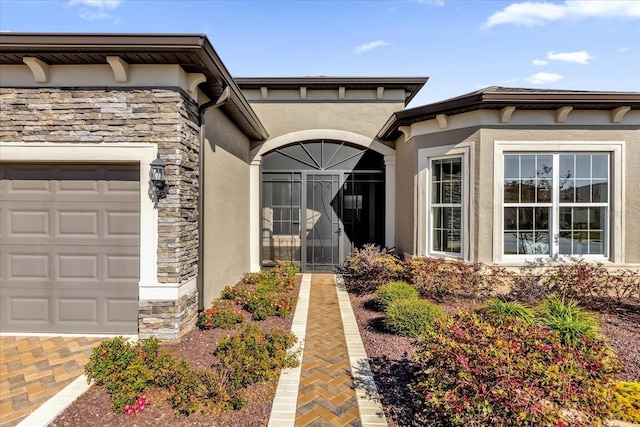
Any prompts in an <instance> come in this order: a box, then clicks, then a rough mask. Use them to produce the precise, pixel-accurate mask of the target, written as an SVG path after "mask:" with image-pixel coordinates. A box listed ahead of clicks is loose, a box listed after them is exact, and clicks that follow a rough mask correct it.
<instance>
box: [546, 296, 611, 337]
mask: <svg viewBox="0 0 640 427" xmlns="http://www.w3.org/2000/svg"><path fill="white" fill-rule="evenodd" d="M537 322H538V323H539V324H541V325H542V326H545V327H547V328H549V329H552V330H554V331H557V332H558V333H559V334H560V337H561V338H562V341H563V342H565V343H569V344H578V343H579V342H580V339H581V338H583V337H585V336H586V337H589V338H591V339H598V338H600V334H599V327H598V320H597V319H596V318H595V317H594V316H593V315H592V314H591V313H588V312H586V311H584V310H582V309H581V308H580V306H579V305H578V302H577V301H575V300H572V299H565V298H564V297H557V296H553V295H552V296H550V297H549V298H547V299H546V300H545V301H544V302H543V303H542V304H541V305H540V306H539V307H538V317H537Z"/></svg>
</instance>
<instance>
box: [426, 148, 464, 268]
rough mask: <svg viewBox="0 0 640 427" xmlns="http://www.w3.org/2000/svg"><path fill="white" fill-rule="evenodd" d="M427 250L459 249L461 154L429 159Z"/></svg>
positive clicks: (452, 251)
mask: <svg viewBox="0 0 640 427" xmlns="http://www.w3.org/2000/svg"><path fill="white" fill-rule="evenodd" d="M430 169H431V200H430V202H431V221H430V224H431V252H440V253H448V254H455V255H458V256H459V255H460V254H461V253H462V197H463V194H462V191H463V188H462V179H463V176H462V157H449V158H445V159H432V160H431V168H430Z"/></svg>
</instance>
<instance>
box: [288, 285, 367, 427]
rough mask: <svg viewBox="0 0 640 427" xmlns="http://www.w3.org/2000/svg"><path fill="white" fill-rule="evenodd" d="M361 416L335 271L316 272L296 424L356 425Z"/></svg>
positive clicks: (358, 423) (310, 299) (308, 318)
mask: <svg viewBox="0 0 640 427" xmlns="http://www.w3.org/2000/svg"><path fill="white" fill-rule="evenodd" d="M359 418H360V417H359V412H358V402H357V400H356V394H355V392H354V390H353V380H352V377H351V364H350V361H349V353H348V349H347V343H346V341H345V336H344V329H343V326H342V318H341V315H340V307H339V304H338V297H337V294H336V285H335V282H334V279H333V275H331V274H314V275H313V276H312V279H311V295H310V297H309V315H308V317H307V332H306V338H305V343H304V355H303V358H302V373H301V376H300V388H299V391H298V407H297V412H296V422H295V425H296V426H308V425H314V426H355V425H360V420H359Z"/></svg>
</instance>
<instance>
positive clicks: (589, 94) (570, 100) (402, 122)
mask: <svg viewBox="0 0 640 427" xmlns="http://www.w3.org/2000/svg"><path fill="white" fill-rule="evenodd" d="M565 105H571V106H573V107H574V109H580V110H603V109H604V110H607V109H614V108H617V107H620V106H629V107H631V108H632V109H640V93H639V92H596V91H575V90H553V89H527V88H507V87H499V86H491V87H487V88H484V89H481V90H478V91H475V92H471V93H467V94H465V95H461V96H458V97H455V98H450V99H447V100H444V101H440V102H436V103H433V104H428V105H424V106H421V107H415V108H410V109H407V110H403V111H399V112H396V113H394V114H393V115H392V116H391V117H390V118H389V120H388V121H387V123H385V125H384V126H383V127H382V129H381V130H380V131H379V132H378V138H379V139H381V140H383V141H391V140H395V139H396V138H398V137H399V136H400V134H401V132H400V131H399V130H398V128H399V127H400V126H409V125H411V124H413V123H417V122H421V121H425V120H431V119H434V118H435V117H436V116H437V115H439V114H445V115H453V114H461V113H466V112H469V111H474V110H480V109H486V110H501V109H502V108H504V107H507V106H514V107H516V108H517V109H520V110H553V109H557V108H560V107H562V106H565Z"/></svg>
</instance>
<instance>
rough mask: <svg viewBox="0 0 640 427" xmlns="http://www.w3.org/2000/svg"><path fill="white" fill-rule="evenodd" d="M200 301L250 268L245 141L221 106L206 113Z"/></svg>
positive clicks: (206, 301)
mask: <svg viewBox="0 0 640 427" xmlns="http://www.w3.org/2000/svg"><path fill="white" fill-rule="evenodd" d="M205 126H206V131H205V132H206V141H205V148H204V150H205V152H204V159H205V177H204V260H203V269H204V295H203V297H204V305H205V307H206V306H209V305H210V303H211V301H212V300H213V299H215V298H218V297H219V296H220V291H222V289H223V288H224V287H225V286H227V285H233V284H234V283H236V282H237V281H238V280H239V279H240V278H241V275H242V273H244V272H247V271H249V253H250V251H249V236H250V231H251V230H250V227H249V164H248V159H249V140H248V139H247V137H246V136H245V135H244V134H243V133H242V132H241V131H240V130H239V129H238V128H237V127H236V126H235V125H234V124H233V123H232V122H231V121H230V120H229V119H228V118H227V117H226V116H225V115H224V114H222V112H220V110H217V109H216V110H208V111H207V113H206V116H205Z"/></svg>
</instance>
